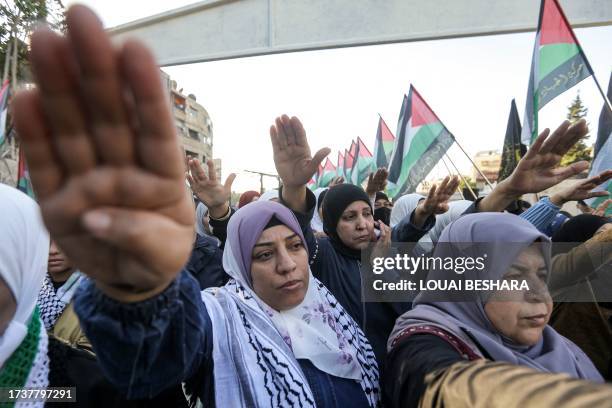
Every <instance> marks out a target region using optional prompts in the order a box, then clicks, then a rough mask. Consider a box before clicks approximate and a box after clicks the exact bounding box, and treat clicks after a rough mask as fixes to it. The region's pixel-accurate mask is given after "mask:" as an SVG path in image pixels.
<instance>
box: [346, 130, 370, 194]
mask: <svg viewBox="0 0 612 408" xmlns="http://www.w3.org/2000/svg"><path fill="white" fill-rule="evenodd" d="M373 165H374V157H373V156H372V153H371V152H370V151H369V150H368V148H367V147H366V145H365V143H363V140H361V138H360V137H358V138H357V147H356V149H355V156H354V160H353V168H352V169H351V183H352V184H355V185H356V186H360V185H361V183H363V182H364V181H365V180H366V179H367V178H368V176H369V175H370V173H371V172H372V166H373Z"/></svg>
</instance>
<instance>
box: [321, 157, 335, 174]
mask: <svg viewBox="0 0 612 408" xmlns="http://www.w3.org/2000/svg"><path fill="white" fill-rule="evenodd" d="M323 171H336V166H334V165H333V163H332V162H331V160H329V158H327V161H326V162H325V166H324V167H323Z"/></svg>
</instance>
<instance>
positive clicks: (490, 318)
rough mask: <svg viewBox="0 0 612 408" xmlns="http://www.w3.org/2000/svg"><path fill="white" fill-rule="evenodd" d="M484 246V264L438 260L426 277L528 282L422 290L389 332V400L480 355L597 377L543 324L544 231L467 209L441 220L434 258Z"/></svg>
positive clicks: (408, 400)
mask: <svg viewBox="0 0 612 408" xmlns="http://www.w3.org/2000/svg"><path fill="white" fill-rule="evenodd" d="M485 253H486V254H487V256H486V257H485V259H486V260H485V261H484V268H482V269H481V270H478V269H476V268H475V269H471V270H467V271H465V272H464V273H463V274H457V273H456V271H455V270H452V269H444V268H442V267H438V268H433V269H432V270H430V272H429V275H428V279H429V280H438V281H443V280H446V281H448V280H456V281H464V282H465V281H467V280H476V279H481V280H485V279H487V280H498V281H502V280H510V279H512V280H519V281H520V280H524V281H526V282H527V283H528V286H529V288H530V289H528V290H514V291H510V292H508V291H505V292H491V291H489V292H484V291H481V292H473V293H471V294H470V297H469V299H472V300H471V301H466V299H468V298H465V297H464V298H460V299H458V298H455V300H457V301H449V299H451V297H450V294H449V293H446V294H441V292H440V291H437V292H430V291H422V292H421V294H420V295H419V296H418V297H417V299H416V300H415V302H414V308H413V309H412V310H410V311H409V312H406V313H404V314H403V315H402V316H401V317H400V318H398V319H397V322H396V325H395V328H394V329H393V332H392V333H391V336H390V338H389V343H388V348H389V353H390V354H389V357H388V360H387V370H388V371H387V372H386V378H387V380H386V381H385V385H386V386H387V387H386V395H387V397H388V398H389V400H390V405H391V406H398V407H399V406H401V407H405V406H415V405H416V404H417V402H418V401H419V399H420V398H421V396H422V395H423V393H424V392H425V388H426V387H425V381H424V379H425V377H426V376H427V374H429V373H432V372H434V371H436V370H443V369H445V368H448V367H450V366H451V365H453V364H454V363H457V362H461V361H466V360H477V359H482V358H485V359H488V360H493V361H500V362H506V363H511V364H515V365H522V366H527V367H531V368H533V369H536V370H538V371H541V372H546V373H565V374H568V375H570V376H571V377H574V378H578V379H589V380H594V381H597V382H601V381H602V378H601V376H600V375H599V373H598V372H597V370H596V369H595V367H594V366H593V364H592V363H591V361H590V360H589V358H588V357H587V356H586V355H585V354H584V353H583V352H582V351H581V350H580V349H579V348H578V347H577V346H576V345H575V344H573V343H572V342H571V341H569V340H567V339H566V338H564V337H563V336H561V335H560V334H558V333H557V332H556V331H555V330H554V329H553V328H552V327H550V326H548V325H547V323H548V320H549V318H550V313H551V310H552V299H551V297H550V295H549V293H548V289H547V285H546V281H547V279H548V274H549V271H550V241H549V239H548V237H546V236H545V235H544V234H542V233H540V232H539V231H538V230H537V229H536V228H535V227H533V225H531V224H530V223H529V222H527V221H526V220H523V219H521V218H519V217H517V216H514V215H510V214H499V213H480V214H470V215H466V216H463V217H461V218H459V219H458V220H457V221H454V222H453V223H451V224H450V225H448V226H447V227H446V229H445V230H444V231H443V232H442V235H441V236H440V240H439V241H438V245H437V246H436V248H435V250H434V253H433V257H435V258H437V257H440V258H442V259H449V258H450V259H453V260H457V259H459V258H462V257H463V258H465V257H472V258H476V257H482V256H484V254H485ZM466 296H467V295H466ZM475 386H477V384H476V385H475Z"/></svg>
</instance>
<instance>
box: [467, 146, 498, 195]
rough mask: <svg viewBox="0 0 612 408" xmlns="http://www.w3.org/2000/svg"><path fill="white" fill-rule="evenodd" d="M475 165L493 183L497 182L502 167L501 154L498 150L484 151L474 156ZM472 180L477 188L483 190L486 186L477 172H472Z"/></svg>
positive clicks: (474, 170)
mask: <svg viewBox="0 0 612 408" xmlns="http://www.w3.org/2000/svg"><path fill="white" fill-rule="evenodd" d="M474 163H476V166H478V168H479V169H480V171H482V173H483V174H484V175H485V176H486V177H487V179H488V180H489V181H490V182H491V183H495V182H496V181H497V175H498V173H499V166H501V154H500V153H499V152H498V151H497V150H483V151H480V152H477V153H476V155H475V156H474ZM472 180H475V181H476V187H477V188H479V189H482V188H484V187H485V186H486V184H487V183H486V181H485V179H484V178H483V177H482V176H481V175H480V173H478V172H477V171H476V169H473V170H472Z"/></svg>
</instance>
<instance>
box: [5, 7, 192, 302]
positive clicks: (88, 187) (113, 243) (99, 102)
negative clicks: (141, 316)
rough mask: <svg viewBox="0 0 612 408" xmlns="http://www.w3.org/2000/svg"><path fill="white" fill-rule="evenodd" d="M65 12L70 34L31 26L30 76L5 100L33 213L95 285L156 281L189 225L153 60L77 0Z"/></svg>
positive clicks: (181, 254)
mask: <svg viewBox="0 0 612 408" xmlns="http://www.w3.org/2000/svg"><path fill="white" fill-rule="evenodd" d="M66 20H67V24H68V31H69V33H70V37H71V39H70V41H69V40H68V39H67V38H65V37H60V36H58V35H57V34H55V33H52V32H51V31H48V30H45V29H40V30H37V31H36V32H35V33H34V34H33V36H32V46H31V47H32V50H31V53H30V58H31V63H32V67H33V71H34V73H35V76H36V82H37V85H38V86H37V88H36V89H33V90H29V91H24V92H21V93H19V94H17V95H16V96H15V98H14V100H13V115H14V120H15V125H16V128H17V129H18V131H19V135H20V138H21V143H22V147H23V149H24V152H25V156H26V159H27V162H28V166H29V173H30V177H31V180H32V184H33V186H34V188H35V191H36V193H37V197H38V199H39V203H40V206H41V211H42V216H43V219H44V221H45V224H46V226H47V228H48V230H49V232H50V233H51V235H52V237H53V239H54V240H56V242H57V243H58V245H59V246H60V247H61V248H62V250H63V251H64V252H65V253H66V255H67V256H68V258H70V259H71V260H72V261H73V263H74V264H75V266H76V267H77V268H79V269H80V270H81V271H83V272H84V273H86V274H88V275H89V276H90V277H92V278H93V279H95V280H96V281H97V282H98V283H101V284H102V286H103V285H111V286H113V287H114V288H122V289H123V290H125V289H127V290H129V291H131V292H133V293H143V292H147V291H149V290H153V289H156V290H157V289H159V288H160V287H162V286H163V285H164V284H166V283H168V282H169V281H171V280H172V279H173V278H174V276H176V274H177V273H178V272H179V271H180V270H181V268H182V266H183V265H184V263H185V261H186V260H187V257H188V256H189V253H190V252H191V246H192V241H193V228H194V227H193V226H194V212H193V204H192V202H191V201H190V197H189V196H188V194H187V191H186V189H185V185H184V181H183V177H184V167H183V165H182V160H181V152H180V149H179V147H178V144H177V140H176V136H175V133H174V124H173V121H172V116H171V113H170V111H169V107H168V105H167V96H166V94H165V92H164V90H163V88H162V86H161V81H160V79H159V70H158V68H157V66H156V63H155V61H154V59H153V56H152V55H151V53H150V52H149V51H148V50H147V49H146V48H145V47H144V46H143V45H141V44H140V43H137V42H133V41H132V42H129V41H128V42H126V44H125V45H124V46H123V48H122V49H121V50H116V49H114V48H113V46H112V44H111V42H110V39H109V38H108V35H107V34H106V33H105V32H104V29H103V27H102V24H101V22H100V21H99V20H98V19H97V17H96V16H95V15H94V14H93V13H92V12H91V11H90V10H88V9H87V8H86V7H84V6H73V7H71V8H70V10H68V12H67V14H66ZM72 63H74V64H72Z"/></svg>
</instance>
